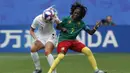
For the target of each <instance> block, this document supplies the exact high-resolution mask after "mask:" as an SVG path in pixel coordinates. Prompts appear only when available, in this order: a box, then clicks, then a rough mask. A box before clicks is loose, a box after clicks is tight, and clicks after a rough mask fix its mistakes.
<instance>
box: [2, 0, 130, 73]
mask: <svg viewBox="0 0 130 73" xmlns="http://www.w3.org/2000/svg"><path fill="white" fill-rule="evenodd" d="M79 1H81V3H82V4H84V5H85V6H87V7H88V12H87V15H86V17H85V18H84V21H85V23H86V24H88V25H89V26H90V27H93V25H95V23H96V21H98V20H101V19H103V18H105V17H106V16H107V15H111V16H112V17H113V21H114V22H115V23H116V26H101V27H100V28H99V29H98V31H97V32H96V33H95V35H93V36H90V35H88V34H87V33H85V32H84V31H82V33H81V34H80V35H79V37H78V39H80V40H81V41H82V42H83V43H85V44H86V45H87V46H88V47H90V48H91V50H92V51H93V52H94V55H95V57H96V60H97V62H98V65H99V67H100V69H103V70H105V71H107V72H108V73H130V54H129V53H130V45H129V44H130V33H129V31H130V0H79ZM73 2H75V0H0V73H32V71H33V70H34V66H33V62H32V59H31V56H30V53H29V51H30V48H29V46H30V45H31V43H32V38H31V37H30V35H29V29H30V25H31V23H32V21H33V19H34V18H35V17H36V16H37V15H39V14H40V13H42V12H43V10H44V9H46V8H48V7H49V6H51V5H55V6H56V9H57V10H58V16H59V17H60V19H62V18H63V17H65V16H68V15H69V12H70V6H71V4H72V3H73ZM42 52H43V51H41V53H39V55H40V61H41V66H42V69H43V73H47V71H48V69H49V65H48V63H47V60H46V57H45V56H44V54H43V53H42ZM69 52H71V53H69V54H67V55H66V57H65V59H64V60H63V61H62V62H61V63H60V64H59V66H58V67H57V71H58V73H93V70H92V67H91V66H90V64H89V62H88V60H87V57H85V56H83V54H79V53H78V54H77V53H76V54H75V53H73V52H72V51H69ZM53 55H54V56H55V57H56V50H54V54H53Z"/></svg>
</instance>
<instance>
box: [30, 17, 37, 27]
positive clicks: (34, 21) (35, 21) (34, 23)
mask: <svg viewBox="0 0 130 73" xmlns="http://www.w3.org/2000/svg"><path fill="white" fill-rule="evenodd" d="M37 26H38V20H37V18H35V19H34V20H33V22H32V25H31V27H32V28H34V29H36V28H37Z"/></svg>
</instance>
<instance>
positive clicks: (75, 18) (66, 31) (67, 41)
mask: <svg viewBox="0 0 130 73" xmlns="http://www.w3.org/2000/svg"><path fill="white" fill-rule="evenodd" d="M86 12H87V8H86V7H85V6H83V5H81V4H80V3H78V2H76V3H74V4H73V5H72V7H71V13H70V16H69V17H66V18H64V19H63V20H62V22H61V23H60V24H59V25H58V26H57V29H59V30H61V31H60V35H59V40H58V42H59V43H58V46H57V52H58V56H57V58H56V59H55V61H54V62H53V64H52V66H51V68H50V69H49V71H48V73H52V71H53V70H54V69H55V68H56V66H57V65H58V64H59V62H60V61H61V60H62V59H63V58H64V56H65V54H66V52H67V50H68V49H71V50H74V51H76V52H81V53H83V54H85V55H86V56H88V60H89V61H90V63H91V65H92V67H93V69H94V73H106V72H104V71H102V70H99V69H98V67H97V63H96V60H95V58H94V56H93V53H92V52H91V50H90V49H89V48H88V47H86V46H85V45H84V44H83V43H81V42H79V41H78V40H76V37H77V35H78V34H79V33H80V31H81V30H85V31H86V32H87V33H89V34H90V35H93V34H94V33H95V31H96V30H97V28H98V27H99V26H100V24H101V22H98V23H96V25H95V26H94V28H93V29H92V30H90V29H89V27H88V26H86V25H85V23H84V22H83V21H82V19H83V17H84V16H85V14H86Z"/></svg>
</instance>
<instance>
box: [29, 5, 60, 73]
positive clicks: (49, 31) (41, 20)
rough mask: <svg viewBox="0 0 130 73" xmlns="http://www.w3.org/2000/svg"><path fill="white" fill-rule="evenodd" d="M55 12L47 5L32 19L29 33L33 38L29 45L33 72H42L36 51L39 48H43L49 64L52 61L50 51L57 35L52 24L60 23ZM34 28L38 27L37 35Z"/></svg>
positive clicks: (54, 72)
mask: <svg viewBox="0 0 130 73" xmlns="http://www.w3.org/2000/svg"><path fill="white" fill-rule="evenodd" d="M56 13H57V12H56V10H55V9H54V8H53V7H49V8H48V9H46V10H44V12H43V13H42V14H40V15H38V16H37V17H36V18H35V19H34V20H33V23H32V25H31V28H30V34H31V36H32V37H33V38H34V40H35V42H34V43H33V45H32V46H31V57H32V59H33V62H34V65H35V68H36V69H35V70H34V71H33V73H42V69H41V66H40V61H39V55H38V53H37V52H38V51H39V50H40V49H43V48H45V55H46V58H47V60H48V63H49V65H50V66H51V65H52V63H53V61H54V57H53V56H52V54H51V52H52V51H53V49H54V46H55V43H56V40H57V39H56V37H57V36H56V31H55V29H54V26H53V24H54V23H56V24H58V23H60V20H59V18H58V17H57V14H56ZM36 28H38V31H37V32H38V34H37V35H36V34H35V32H34V30H35V29H36ZM53 73H56V70H54V71H53Z"/></svg>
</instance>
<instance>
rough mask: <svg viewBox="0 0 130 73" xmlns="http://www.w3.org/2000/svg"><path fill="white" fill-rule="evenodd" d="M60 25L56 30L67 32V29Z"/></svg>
mask: <svg viewBox="0 0 130 73" xmlns="http://www.w3.org/2000/svg"><path fill="white" fill-rule="evenodd" d="M60 24H62V23H60ZM60 24H57V26H56V29H58V30H61V31H63V32H67V29H66V28H64V27H62V26H60Z"/></svg>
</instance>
